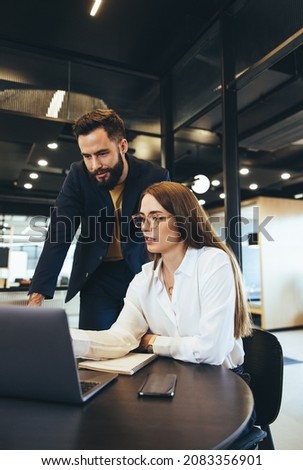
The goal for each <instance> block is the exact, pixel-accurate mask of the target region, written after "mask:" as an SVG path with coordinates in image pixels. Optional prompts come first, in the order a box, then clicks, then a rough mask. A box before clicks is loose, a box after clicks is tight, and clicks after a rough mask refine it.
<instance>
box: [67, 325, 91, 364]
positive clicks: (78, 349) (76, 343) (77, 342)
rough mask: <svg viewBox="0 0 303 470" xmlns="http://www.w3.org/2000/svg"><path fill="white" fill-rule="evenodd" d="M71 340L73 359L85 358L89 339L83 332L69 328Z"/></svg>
mask: <svg viewBox="0 0 303 470" xmlns="http://www.w3.org/2000/svg"><path fill="white" fill-rule="evenodd" d="M70 334H71V337H72V340H73V350H74V355H75V357H87V356H88V351H89V348H90V339H89V336H88V334H87V332H86V331H85V330H78V329H76V328H70Z"/></svg>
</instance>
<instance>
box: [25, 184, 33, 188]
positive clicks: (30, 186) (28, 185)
mask: <svg viewBox="0 0 303 470" xmlns="http://www.w3.org/2000/svg"><path fill="white" fill-rule="evenodd" d="M24 187H25V189H32V187H33V185H32V184H31V183H25V184H24Z"/></svg>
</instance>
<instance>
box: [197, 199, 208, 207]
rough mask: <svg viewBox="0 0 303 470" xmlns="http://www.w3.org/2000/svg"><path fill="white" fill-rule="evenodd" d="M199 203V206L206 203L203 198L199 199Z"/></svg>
mask: <svg viewBox="0 0 303 470" xmlns="http://www.w3.org/2000/svg"><path fill="white" fill-rule="evenodd" d="M198 202H199V204H200V206H204V204H205V203H206V201H205V199H199V201H198Z"/></svg>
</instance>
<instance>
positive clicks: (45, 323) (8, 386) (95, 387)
mask: <svg viewBox="0 0 303 470" xmlns="http://www.w3.org/2000/svg"><path fill="white" fill-rule="evenodd" d="M116 378H117V374H111V373H107V372H103V373H98V374H96V376H95V377H93V379H91V380H84V381H80V378H79V373H78V368H77V361H76V359H75V357H74V353H73V348H72V341H71V337H70V333H69V326H68V321H67V316H66V313H65V310H63V309H60V308H44V307H43V308H31V307H16V306H12V305H8V306H0V395H1V396H7V397H17V398H29V399H34V400H46V401H56V402H66V403H83V402H85V401H87V400H88V399H89V398H91V397H93V396H94V395H95V394H96V393H97V392H99V391H100V390H102V389H103V388H104V387H105V386H107V385H108V384H109V383H111V382H112V381H113V380H115V379H116Z"/></svg>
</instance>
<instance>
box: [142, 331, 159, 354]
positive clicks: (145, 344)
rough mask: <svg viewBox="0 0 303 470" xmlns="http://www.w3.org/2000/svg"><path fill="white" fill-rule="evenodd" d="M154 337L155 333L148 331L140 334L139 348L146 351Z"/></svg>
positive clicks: (155, 336)
mask: <svg viewBox="0 0 303 470" xmlns="http://www.w3.org/2000/svg"><path fill="white" fill-rule="evenodd" d="M156 338H157V335H152V334H150V333H147V334H146V335H144V336H142V338H141V341H140V345H139V350H140V351H147V347H148V346H150V345H152V344H153V343H154V341H155V339H156Z"/></svg>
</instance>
